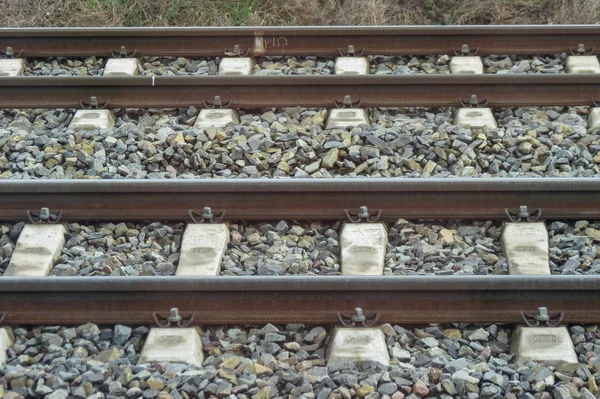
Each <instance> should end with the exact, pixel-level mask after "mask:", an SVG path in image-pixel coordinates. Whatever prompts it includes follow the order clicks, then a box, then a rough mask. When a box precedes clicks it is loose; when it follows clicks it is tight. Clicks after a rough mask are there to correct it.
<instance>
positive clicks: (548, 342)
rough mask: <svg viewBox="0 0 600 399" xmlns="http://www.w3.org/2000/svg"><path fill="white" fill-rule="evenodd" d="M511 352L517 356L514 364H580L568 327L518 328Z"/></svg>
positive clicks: (514, 335)
mask: <svg viewBox="0 0 600 399" xmlns="http://www.w3.org/2000/svg"><path fill="white" fill-rule="evenodd" d="M510 352H511V353H514V354H515V357H514V359H513V362H514V363H523V362H527V361H529V360H533V361H536V362H544V363H546V364H549V365H552V364H557V363H563V362H566V363H578V359H577V354H576V353H575V347H574V346H573V341H571V336H570V335H569V331H568V330H567V327H523V326H518V327H517V328H516V330H515V332H514V334H513V338H512V341H511V345H510Z"/></svg>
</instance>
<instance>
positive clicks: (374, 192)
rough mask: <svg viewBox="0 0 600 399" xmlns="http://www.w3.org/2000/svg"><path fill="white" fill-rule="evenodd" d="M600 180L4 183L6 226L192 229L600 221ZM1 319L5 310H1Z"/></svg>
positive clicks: (0, 187) (0, 185) (0, 197)
mask: <svg viewBox="0 0 600 399" xmlns="http://www.w3.org/2000/svg"><path fill="white" fill-rule="evenodd" d="M598 198H600V179H595V178H593V179H592V178H590V179H588V178H585V179H584V178H570V179H569V178H556V179H555V178H552V179H550V178H539V179H531V178H515V179H511V178H496V179H494V178H492V179H477V178H457V179H441V178H431V179H404V178H381V179H376V178H372V179H371V178H369V179H367V178H356V179H318V180H312V179H268V180H267V179H239V180H236V179H233V180H211V179H206V180H203V179H198V180H160V179H159V180H93V181H92V180H35V181H10V180H5V181H2V182H0V203H1V204H2V206H1V207H0V220H3V221H20V220H26V218H27V211H38V210H39V209H40V208H41V207H47V208H50V209H51V210H54V211H58V210H61V211H62V212H63V219H65V220H71V221H80V220H106V221H115V220H190V217H189V211H190V209H193V210H196V211H199V212H200V211H201V210H202V208H203V207H206V206H208V207H211V208H212V209H213V211H214V212H222V211H225V218H226V219H229V220H240V219H243V220H277V219H286V218H289V219H294V220H328V219H329V220H330V219H337V220H344V219H346V213H345V211H346V210H349V211H351V212H354V211H356V210H358V208H359V207H360V206H367V207H368V208H369V209H370V210H371V211H373V212H374V211H376V210H381V211H382V218H384V219H392V218H398V217H402V218H409V219H410V218H413V219H416V218H461V219H486V220H487V219H506V213H505V210H506V209H507V208H508V209H511V210H516V209H518V208H519V206H521V205H526V206H527V207H528V208H529V209H530V210H534V209H541V210H542V215H543V218H560V219H577V218H587V219H592V218H599V217H600V206H599V205H598ZM0 311H1V309H0Z"/></svg>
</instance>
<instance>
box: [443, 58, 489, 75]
mask: <svg viewBox="0 0 600 399" xmlns="http://www.w3.org/2000/svg"><path fill="white" fill-rule="evenodd" d="M450 73H452V74H456V75H458V74H466V75H469V74H471V75H481V74H483V62H482V61H481V57H471V56H456V57H452V59H451V60H450Z"/></svg>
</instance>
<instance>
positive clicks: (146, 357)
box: [138, 327, 204, 367]
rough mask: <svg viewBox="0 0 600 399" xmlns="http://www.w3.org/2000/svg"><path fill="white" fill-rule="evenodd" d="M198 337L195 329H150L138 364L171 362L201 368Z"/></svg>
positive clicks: (200, 346) (202, 359) (198, 334)
mask: <svg viewBox="0 0 600 399" xmlns="http://www.w3.org/2000/svg"><path fill="white" fill-rule="evenodd" d="M200 335H201V334H200V333H199V331H198V329H197V328H179V327H176V328H151V329H150V332H149V333H148V337H147V338H146V342H144V347H143V348H142V353H141V354H140V358H139V360H138V364H144V363H152V362H173V363H186V364H190V365H194V366H197V367H202V362H203V361H204V353H203V352H202V340H201V339H200Z"/></svg>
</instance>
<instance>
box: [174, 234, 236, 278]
mask: <svg viewBox="0 0 600 399" xmlns="http://www.w3.org/2000/svg"><path fill="white" fill-rule="evenodd" d="M228 242H229V228H228V227H227V225H226V224H225V223H216V224H209V223H190V224H188V225H187V226H186V228H185V232H184V233H183V238H182V240H181V251H180V255H179V264H178V266H177V271H176V272H175V274H176V275H177V276H216V275H218V274H219V273H220V272H221V259H222V258H223V255H225V250H226V249H227V243H228Z"/></svg>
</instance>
